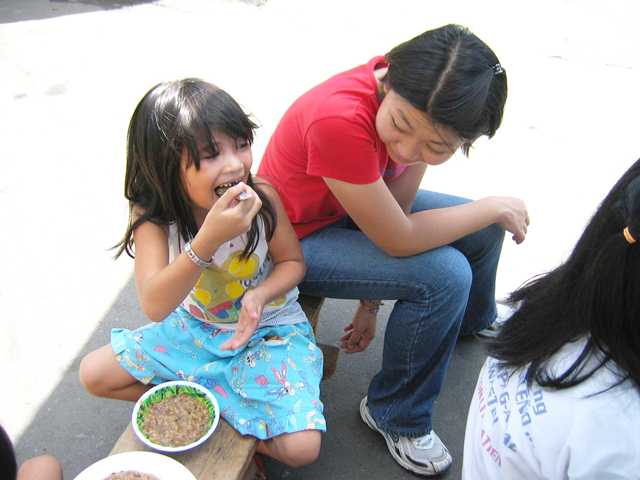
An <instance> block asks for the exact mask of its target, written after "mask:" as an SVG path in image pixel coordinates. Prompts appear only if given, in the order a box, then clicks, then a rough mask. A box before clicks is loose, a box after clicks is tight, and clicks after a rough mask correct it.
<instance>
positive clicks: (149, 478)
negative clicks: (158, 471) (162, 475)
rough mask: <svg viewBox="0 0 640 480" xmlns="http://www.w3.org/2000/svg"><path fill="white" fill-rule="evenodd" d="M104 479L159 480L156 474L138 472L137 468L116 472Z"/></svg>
mask: <svg viewBox="0 0 640 480" xmlns="http://www.w3.org/2000/svg"><path fill="white" fill-rule="evenodd" d="M104 480H159V479H158V477H156V476H155V475H150V474H148V473H142V472H136V471H135V470H126V471H122V472H114V473H112V474H111V475H109V476H108V477H106V478H105V479H104Z"/></svg>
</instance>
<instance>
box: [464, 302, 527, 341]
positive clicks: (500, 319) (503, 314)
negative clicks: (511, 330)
mask: <svg viewBox="0 0 640 480" xmlns="http://www.w3.org/2000/svg"><path fill="white" fill-rule="evenodd" d="M518 307H519V305H515V306H511V305H508V304H506V303H504V302H503V301H497V302H496V319H495V320H494V321H493V323H492V324H491V325H489V326H488V327H487V328H484V329H482V330H480V331H479V332H476V333H475V335H476V337H480V338H496V337H497V336H498V333H499V332H500V328H501V327H502V325H504V323H505V322H506V321H507V320H509V319H510V318H511V315H513V312H515V311H516V310H517V309H518Z"/></svg>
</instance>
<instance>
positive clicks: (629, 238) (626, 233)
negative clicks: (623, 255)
mask: <svg viewBox="0 0 640 480" xmlns="http://www.w3.org/2000/svg"><path fill="white" fill-rule="evenodd" d="M622 234H623V235H624V239H625V240H626V241H627V243H628V244H629V245H633V244H634V243H636V239H635V238H633V235H631V232H630V231H629V227H624V230H622Z"/></svg>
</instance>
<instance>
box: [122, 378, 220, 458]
mask: <svg viewBox="0 0 640 480" xmlns="http://www.w3.org/2000/svg"><path fill="white" fill-rule="evenodd" d="M172 386H177V387H181V386H183V387H191V388H194V389H196V390H199V391H200V392H202V393H203V394H204V395H205V396H206V397H207V399H208V400H209V401H210V402H211V404H212V405H213V409H214V410H215V416H214V418H213V422H211V426H210V427H209V429H208V430H207V431H206V432H205V433H204V435H202V436H201V437H200V438H199V439H198V440H196V441H195V442H193V443H190V444H188V445H181V446H179V447H167V446H164V445H158V444H157V443H154V442H152V441H151V440H149V439H148V438H147V437H146V436H145V434H144V433H142V431H141V430H140V428H139V427H138V421H137V418H138V411H139V410H140V407H141V406H142V404H143V403H144V402H145V400H146V399H147V398H148V397H150V396H151V395H153V394H154V393H155V392H157V391H158V390H162V389H164V388H168V387H172ZM219 420H220V406H219V405H218V400H216V397H215V396H214V395H213V394H212V393H211V392H210V391H209V390H208V389H207V388H205V387H203V386H202V385H199V384H197V383H193V382H187V381H182V380H177V381H174V382H165V383H161V384H160V385H156V386H155V387H153V388H152V389H151V390H149V391H148V392H146V393H145V394H144V395H142V396H141V397H140V398H139V399H138V401H137V402H136V404H135V406H134V407H133V413H132V414H131V424H132V425H133V431H134V432H135V433H136V436H137V437H138V438H139V439H140V441H141V442H142V443H144V444H145V445H146V446H148V447H149V448H152V449H154V450H158V451H160V452H166V453H177V452H185V451H187V450H191V449H193V448H196V447H197V446H199V445H201V444H202V443H204V442H205V441H207V439H208V438H209V437H210V436H211V435H212V434H213V432H214V430H215V429H216V427H217V426H218V421H219Z"/></svg>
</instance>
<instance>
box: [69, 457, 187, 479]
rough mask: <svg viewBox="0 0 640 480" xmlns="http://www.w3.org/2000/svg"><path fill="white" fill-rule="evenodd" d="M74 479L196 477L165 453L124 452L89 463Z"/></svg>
mask: <svg viewBox="0 0 640 480" xmlns="http://www.w3.org/2000/svg"><path fill="white" fill-rule="evenodd" d="M75 480H196V477H195V476H193V474H192V473H191V472H190V471H189V470H188V469H187V467H185V466H184V465H182V464H181V463H180V462H178V461H176V460H174V459H173V458H171V457H167V456H166V455H162V454H160V453H154V452H124V453H118V454H117V455H111V456H110V457H106V458H103V459H102V460H100V461H98V462H96V463H94V464H93V465H90V466H89V467H87V468H85V469H84V470H83V471H82V473H80V475H78V476H77V477H76V478H75Z"/></svg>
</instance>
